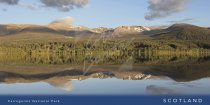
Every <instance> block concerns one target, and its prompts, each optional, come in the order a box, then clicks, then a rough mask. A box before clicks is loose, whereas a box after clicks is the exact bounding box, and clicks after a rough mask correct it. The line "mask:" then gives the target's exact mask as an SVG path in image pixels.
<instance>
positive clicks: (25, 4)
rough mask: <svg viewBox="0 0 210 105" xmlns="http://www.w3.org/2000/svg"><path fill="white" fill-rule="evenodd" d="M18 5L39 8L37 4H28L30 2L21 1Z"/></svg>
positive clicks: (32, 8)
mask: <svg viewBox="0 0 210 105" xmlns="http://www.w3.org/2000/svg"><path fill="white" fill-rule="evenodd" d="M18 6H20V7H24V8H27V9H30V10H37V9H38V8H39V6H38V5H36V4H28V3H19V4H18Z"/></svg>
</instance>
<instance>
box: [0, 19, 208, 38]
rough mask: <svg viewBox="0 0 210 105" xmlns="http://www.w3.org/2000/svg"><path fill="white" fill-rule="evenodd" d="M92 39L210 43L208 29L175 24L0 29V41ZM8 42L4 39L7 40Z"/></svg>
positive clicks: (48, 26) (35, 26)
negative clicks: (150, 39) (54, 38)
mask: <svg viewBox="0 0 210 105" xmlns="http://www.w3.org/2000/svg"><path fill="white" fill-rule="evenodd" d="M86 36H88V37H89V36H94V37H95V38H128V37H129V38H130V37H138V38H152V39H178V40H204V39H205V40H207V39H210V29H209V28H205V27H199V26H195V25H191V24H174V25H172V26H170V27H167V28H161V27H146V26H119V27H116V28H106V27H99V28H88V27H84V26H71V25H65V24H61V23H54V24H49V25H32V24H5V25H0V39H5V38H7V37H8V38H10V39H11V38H14V39H16V38H19V39H21V38H25V39H27V38H32V39H34V38H37V37H39V38H43V37H48V38H49V37H56V38H74V37H80V38H82V37H86ZM8 38H7V39H8Z"/></svg>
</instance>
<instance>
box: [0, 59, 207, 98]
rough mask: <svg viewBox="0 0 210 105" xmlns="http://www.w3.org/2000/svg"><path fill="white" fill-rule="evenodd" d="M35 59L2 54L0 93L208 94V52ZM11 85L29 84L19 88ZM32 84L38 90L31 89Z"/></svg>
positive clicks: (0, 61) (0, 62)
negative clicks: (190, 55) (204, 53)
mask: <svg viewBox="0 0 210 105" xmlns="http://www.w3.org/2000/svg"><path fill="white" fill-rule="evenodd" d="M1 57H3V56H0V58H1ZM69 57H70V56H69ZM38 58H39V59H37V58H36V57H35V58H33V57H32V56H29V58H27V59H26V58H24V57H23V58H21V57H20V58H15V57H14V58H12V57H9V56H6V57H4V59H1V60H0V94H9V93H10V94H38V93H39V94H145V95H146V94H153V95H156V94H157V95H160V94H210V92H208V88H210V85H208V83H209V81H210V79H209V77H210V65H209V64H210V57H208V56H202V57H189V56H154V57H148V56H115V57H112V56H111V57H110V56H83V57H81V56H80V57H78V58H74V57H73V58H74V59H70V58H72V57H70V58H68V56H67V57H64V56H62V57H61V58H60V59H52V58H49V57H48V58H49V59H45V57H43V58H42V57H38ZM58 58H59V57H58ZM65 59H68V60H65ZM53 62H54V63H53ZM55 62H57V63H55ZM58 62H60V63H58ZM43 83H47V84H48V86H46V85H43ZM35 84H36V85H35ZM11 85H12V87H14V89H15V88H17V89H18V86H20V87H22V86H26V87H27V86H30V85H31V86H32V85H33V88H31V89H30V88H28V89H29V90H31V91H25V90H22V91H21V92H20V91H19V92H20V93H18V92H14V91H12V90H10V89H9V88H8V86H10V87H11ZM34 85H35V86H34ZM117 85H119V86H117ZM43 86H44V87H45V88H43ZM102 86H104V87H106V88H104V87H102ZM34 87H36V89H39V91H42V92H35V93H33V91H32V89H34ZM52 87H56V89H53V90H52V91H50V92H48V91H44V89H46V90H47V89H50V88H52ZM36 89H35V90H36ZM88 89H89V90H88ZM180 90H182V91H180ZM189 90H191V91H189ZM43 91H44V92H43ZM120 91H121V92H120ZM11 92H12V93H11ZM46 92H47V93H46Z"/></svg>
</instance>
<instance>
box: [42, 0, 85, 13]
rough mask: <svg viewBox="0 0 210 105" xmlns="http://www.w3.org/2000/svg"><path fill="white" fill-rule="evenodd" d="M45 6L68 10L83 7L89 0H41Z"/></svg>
mask: <svg viewBox="0 0 210 105" xmlns="http://www.w3.org/2000/svg"><path fill="white" fill-rule="evenodd" d="M41 2H42V3H43V4H44V6H45V7H51V8H56V9H58V10H59V11H63V12H68V11H70V10H72V9H74V8H82V7H84V6H85V5H87V4H88V0H41Z"/></svg>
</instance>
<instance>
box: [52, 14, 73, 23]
mask: <svg viewBox="0 0 210 105" xmlns="http://www.w3.org/2000/svg"><path fill="white" fill-rule="evenodd" d="M55 23H61V24H65V25H71V24H72V23H73V18H72V17H70V16H67V17H64V18H60V19H56V20H54V21H52V22H51V23H50V24H55Z"/></svg>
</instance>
